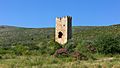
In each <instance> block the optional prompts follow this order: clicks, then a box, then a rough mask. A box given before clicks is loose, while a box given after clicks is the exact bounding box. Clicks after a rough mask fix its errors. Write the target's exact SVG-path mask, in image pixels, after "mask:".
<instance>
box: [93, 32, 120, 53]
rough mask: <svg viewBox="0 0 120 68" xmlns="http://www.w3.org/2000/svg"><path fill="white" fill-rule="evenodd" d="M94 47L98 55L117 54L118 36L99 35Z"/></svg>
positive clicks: (119, 48)
mask: <svg viewBox="0 0 120 68" xmlns="http://www.w3.org/2000/svg"><path fill="white" fill-rule="evenodd" d="M94 46H95V47H96V48H97V51H98V53H102V54H118V53H120V35H118V34H116V35H112V34H106V35H105V34H104V35H101V36H99V37H98V38H97V39H96V40H95V42H94Z"/></svg>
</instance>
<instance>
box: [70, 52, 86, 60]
mask: <svg viewBox="0 0 120 68" xmlns="http://www.w3.org/2000/svg"><path fill="white" fill-rule="evenodd" d="M71 55H72V57H74V58H75V59H76V60H87V59H88V58H87V57H86V56H85V55H83V54H82V53H80V52H78V51H75V52H73V53H72V54H71Z"/></svg>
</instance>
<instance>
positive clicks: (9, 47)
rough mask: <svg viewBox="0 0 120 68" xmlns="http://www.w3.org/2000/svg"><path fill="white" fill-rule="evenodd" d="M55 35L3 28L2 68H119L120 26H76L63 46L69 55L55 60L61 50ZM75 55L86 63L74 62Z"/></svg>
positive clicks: (0, 45) (46, 30)
mask: <svg viewBox="0 0 120 68" xmlns="http://www.w3.org/2000/svg"><path fill="white" fill-rule="evenodd" d="M54 33H55V29H54V28H22V27H13V26H0V67H3V68H13V67H17V68H19V67H20V68H21V67H27V68H30V67H38V68H51V67H52V68H56V67H57V68H59V67H60V68H61V67H62V68H63V67H65V68H68V67H69V68H102V67H105V68H111V67H115V66H116V67H118V68H119V67H120V26H119V25H110V26H73V29H72V33H73V35H72V36H73V37H72V39H70V40H69V41H68V43H67V44H65V46H62V47H63V48H66V49H68V52H69V53H70V55H69V54H68V55H67V57H66V56H62V55H59V56H58V57H53V56H54V53H55V51H56V50H57V49H59V48H61V46H60V45H59V44H58V43H56V42H54ZM88 46H89V47H88ZM91 47H92V48H91ZM74 51H77V52H80V53H81V54H80V57H81V55H83V56H84V57H86V58H87V60H84V59H75V58H73V57H72V56H71V55H72V53H73V52H74ZM116 67H115V68H116Z"/></svg>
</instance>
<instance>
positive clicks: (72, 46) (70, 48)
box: [63, 39, 76, 52]
mask: <svg viewBox="0 0 120 68" xmlns="http://www.w3.org/2000/svg"><path fill="white" fill-rule="evenodd" d="M74 41H75V40H73V39H70V40H69V41H68V43H67V44H65V45H63V48H66V49H67V50H68V51H69V52H73V51H74V50H75V48H76V44H75V42H74Z"/></svg>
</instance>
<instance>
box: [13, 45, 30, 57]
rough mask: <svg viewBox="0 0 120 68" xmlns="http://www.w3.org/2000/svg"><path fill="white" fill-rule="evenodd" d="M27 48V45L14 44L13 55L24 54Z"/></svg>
mask: <svg viewBox="0 0 120 68" xmlns="http://www.w3.org/2000/svg"><path fill="white" fill-rule="evenodd" d="M28 50H29V48H28V47H27V46H23V45H16V46H15V47H14V48H13V52H14V53H15V55H26V54H27V52H29V51H28Z"/></svg>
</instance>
